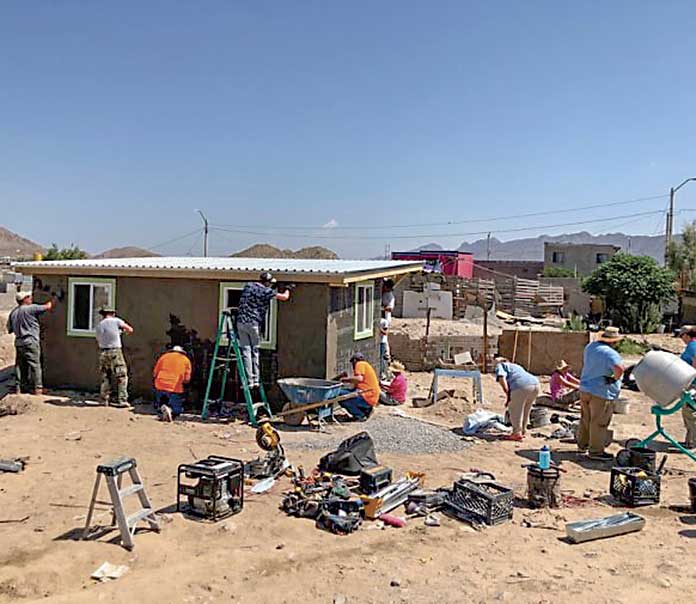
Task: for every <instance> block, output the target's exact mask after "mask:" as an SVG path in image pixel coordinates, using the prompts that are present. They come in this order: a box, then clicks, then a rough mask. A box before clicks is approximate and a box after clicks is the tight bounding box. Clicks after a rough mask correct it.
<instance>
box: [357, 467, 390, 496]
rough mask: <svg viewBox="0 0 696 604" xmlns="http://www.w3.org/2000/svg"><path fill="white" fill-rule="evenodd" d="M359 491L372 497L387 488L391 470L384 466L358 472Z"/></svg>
mask: <svg viewBox="0 0 696 604" xmlns="http://www.w3.org/2000/svg"><path fill="white" fill-rule="evenodd" d="M359 480H360V491H361V492H362V493H364V494H365V495H373V494H374V493H376V492H377V491H381V490H382V489H383V488H384V487H388V486H389V485H390V484H391V481H392V470H391V468H387V467H385V466H375V467H373V468H368V469H367V470H362V471H361V472H360V479H359Z"/></svg>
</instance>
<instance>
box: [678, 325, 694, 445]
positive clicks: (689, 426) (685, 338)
mask: <svg viewBox="0 0 696 604" xmlns="http://www.w3.org/2000/svg"><path fill="white" fill-rule="evenodd" d="M679 337H680V338H681V341H682V342H684V344H686V348H685V349H684V352H682V353H681V357H680V358H681V360H682V361H685V362H686V363H688V364H689V365H691V366H692V367H696V325H683V326H682V328H681V329H680V330H679ZM682 419H683V420H684V427H685V428H686V437H685V438H684V446H685V447H686V448H687V449H696V411H694V409H693V408H692V407H691V406H690V405H684V406H683V407H682Z"/></svg>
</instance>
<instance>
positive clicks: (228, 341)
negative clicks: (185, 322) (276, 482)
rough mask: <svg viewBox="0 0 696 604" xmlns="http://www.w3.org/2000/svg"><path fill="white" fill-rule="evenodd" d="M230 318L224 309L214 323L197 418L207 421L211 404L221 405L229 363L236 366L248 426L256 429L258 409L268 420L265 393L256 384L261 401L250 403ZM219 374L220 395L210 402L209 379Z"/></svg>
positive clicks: (249, 390)
mask: <svg viewBox="0 0 696 604" xmlns="http://www.w3.org/2000/svg"><path fill="white" fill-rule="evenodd" d="M234 322H235V321H234V316H233V314H232V310H231V309H229V308H228V309H225V310H223V311H222V314H221V315H220V321H219V323H218V329H217V334H216V335H215V348H214V349H213V359H212V362H211V363H210V372H209V373H208V385H207V386H206V388H205V398H204V399H203V410H202V411H201V418H202V419H207V418H208V415H209V406H210V403H211V402H214V403H219V404H222V402H223V400H224V397H225V389H226V387H227V378H228V376H229V373H230V364H231V363H232V362H233V361H234V364H235V365H236V367H237V375H239V383H240V385H241V388H242V392H243V393H244V402H245V404H246V410H247V415H248V416H249V423H250V424H251V425H252V426H254V427H257V426H258V425H259V422H258V420H257V413H258V412H259V411H260V410H262V409H263V410H264V411H265V412H266V413H267V414H268V417H272V416H273V413H272V412H271V407H270V405H269V404H268V399H267V398H266V391H265V389H264V387H263V383H260V384H259V396H260V397H261V402H257V403H255V402H254V399H253V398H252V396H251V389H250V388H249V380H248V378H247V374H246V370H245V369H244V363H242V361H241V359H242V353H241V350H240V349H239V340H238V339H237V333H236V331H235V329H234ZM219 371H222V375H221V380H220V396H219V397H218V398H217V399H211V397H210V392H211V390H212V388H213V378H214V375H215V372H219Z"/></svg>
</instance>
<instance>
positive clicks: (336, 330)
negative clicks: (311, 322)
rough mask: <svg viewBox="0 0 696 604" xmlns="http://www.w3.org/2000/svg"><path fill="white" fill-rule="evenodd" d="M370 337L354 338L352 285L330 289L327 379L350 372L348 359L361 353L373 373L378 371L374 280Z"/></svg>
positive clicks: (377, 285)
mask: <svg viewBox="0 0 696 604" xmlns="http://www.w3.org/2000/svg"><path fill="white" fill-rule="evenodd" d="M374 295H375V307H374V315H373V321H374V334H373V335H372V336H371V337H369V338H364V339H360V340H356V339H355V335H354V334H355V323H354V321H355V317H354V314H353V301H354V299H355V298H354V297H355V286H354V285H350V286H348V287H332V288H331V292H330V302H329V316H328V321H327V325H328V330H327V337H326V342H327V349H326V376H327V377H328V378H331V377H333V376H335V375H337V374H338V373H341V372H342V371H348V372H350V357H351V356H352V355H353V354H354V353H356V352H361V353H362V354H364V355H365V359H366V360H367V361H368V362H369V363H370V364H371V365H372V366H373V367H374V368H375V369H376V370H377V369H378V368H379V339H378V337H379V319H380V316H381V298H382V292H381V281H375V291H374Z"/></svg>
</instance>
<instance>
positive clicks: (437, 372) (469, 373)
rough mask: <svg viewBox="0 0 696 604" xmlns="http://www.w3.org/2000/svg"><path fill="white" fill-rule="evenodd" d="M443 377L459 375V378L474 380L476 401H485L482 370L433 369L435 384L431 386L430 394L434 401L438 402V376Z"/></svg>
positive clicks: (480, 402)
mask: <svg viewBox="0 0 696 604" xmlns="http://www.w3.org/2000/svg"><path fill="white" fill-rule="evenodd" d="M440 376H442V377H459V378H469V379H471V380H473V381H474V396H475V397H476V402H477V403H479V404H482V403H483V388H482V387H481V372H480V371H478V370H465V369H439V368H438V369H434V370H433V384H432V386H431V387H430V396H431V397H432V399H433V403H436V402H437V381H438V378H439V377H440Z"/></svg>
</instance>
